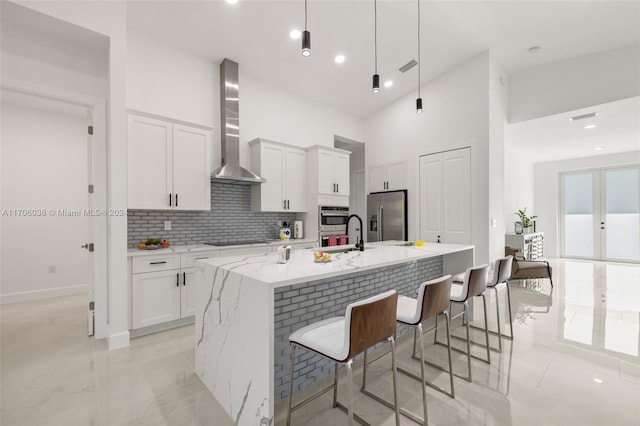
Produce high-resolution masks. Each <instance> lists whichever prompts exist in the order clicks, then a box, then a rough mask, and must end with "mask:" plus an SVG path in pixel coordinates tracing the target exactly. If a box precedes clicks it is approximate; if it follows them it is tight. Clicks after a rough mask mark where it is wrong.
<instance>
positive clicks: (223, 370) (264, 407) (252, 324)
mask: <svg viewBox="0 0 640 426" xmlns="http://www.w3.org/2000/svg"><path fill="white" fill-rule="evenodd" d="M277 259H278V256H277V254H276V253H270V254H263V255H250V256H243V257H237V256H236V257H221V258H213V259H207V260H202V261H198V262H197V264H198V266H199V273H198V275H197V276H198V278H197V290H196V291H197V297H196V300H197V302H196V303H197V305H196V327H195V339H196V348H195V352H196V361H195V369H196V373H197V374H198V376H199V377H200V378H201V379H202V381H203V382H204V384H205V385H206V386H207V388H208V389H209V390H210V391H211V392H212V393H213V395H214V396H215V397H216V399H217V400H218V401H219V402H220V404H221V405H222V406H223V407H224V408H225V409H226V411H227V412H228V413H229V415H230V416H231V417H232V418H233V419H235V420H236V424H241V425H264V424H272V419H273V414H274V404H275V403H276V402H278V401H279V400H281V399H283V398H286V396H287V386H288V371H289V344H288V336H289V334H291V333H292V332H293V331H295V330H296V329H298V328H300V327H303V326H305V325H307V324H310V323H313V322H316V321H320V320H322V319H325V318H329V317H332V316H339V315H344V310H345V308H346V306H347V305H348V304H349V303H351V302H354V301H356V300H360V299H364V298H366V297H368V296H370V295H373V294H378V293H381V292H384V291H386V290H388V289H396V290H398V293H399V294H404V295H414V294H415V290H416V288H417V287H418V285H419V284H420V283H421V282H423V281H425V280H429V279H432V278H436V277H438V276H441V275H443V274H448V273H451V274H453V273H458V272H461V271H464V270H465V269H466V268H468V267H469V266H472V265H473V263H474V248H473V246H470V245H460V244H435V243H425V245H424V246H422V247H414V246H403V245H401V242H393V241H391V242H390V241H385V242H381V243H370V244H367V245H366V250H365V251H364V252H360V251H351V252H347V253H335V254H333V255H332V261H331V262H329V263H314V260H313V253H312V251H309V250H294V251H292V253H291V259H290V261H289V262H288V263H287V264H278V263H277ZM333 368H334V366H333V364H332V363H330V362H328V361H327V360H325V359H323V358H321V357H319V356H317V355H314V354H310V353H306V352H304V351H301V353H300V355H299V356H298V358H297V361H296V370H295V373H294V391H296V390H298V389H301V388H303V387H306V386H308V385H310V384H312V383H314V382H315V381H316V380H319V379H321V378H323V377H325V376H327V375H329V374H332V373H333Z"/></svg>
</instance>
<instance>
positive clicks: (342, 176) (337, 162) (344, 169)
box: [333, 153, 349, 195]
mask: <svg viewBox="0 0 640 426" xmlns="http://www.w3.org/2000/svg"><path fill="white" fill-rule="evenodd" d="M333 180H334V182H335V184H336V193H337V194H338V195H349V156H348V155H344V154H339V153H334V156H333Z"/></svg>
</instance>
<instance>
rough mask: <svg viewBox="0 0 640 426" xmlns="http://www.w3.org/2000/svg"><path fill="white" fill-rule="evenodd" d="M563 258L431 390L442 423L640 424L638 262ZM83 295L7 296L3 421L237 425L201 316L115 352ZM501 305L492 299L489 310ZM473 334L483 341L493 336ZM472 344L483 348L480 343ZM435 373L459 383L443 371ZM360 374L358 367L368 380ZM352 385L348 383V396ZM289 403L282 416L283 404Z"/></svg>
mask: <svg viewBox="0 0 640 426" xmlns="http://www.w3.org/2000/svg"><path fill="white" fill-rule="evenodd" d="M552 263H553V266H554V278H555V281H556V285H555V288H554V289H553V292H552V293H551V295H550V296H549V295H548V294H549V292H550V290H551V287H550V286H549V284H548V281H541V282H539V283H536V282H529V283H527V286H526V287H524V286H523V285H521V283H518V282H513V283H512V285H511V289H512V293H511V294H512V306H513V308H514V310H513V312H514V333H515V338H516V339H515V341H514V342H513V344H512V343H511V342H509V341H504V342H505V345H504V351H503V352H502V353H497V352H492V353H491V356H492V359H491V365H489V364H486V363H483V362H481V361H478V360H475V359H474V360H473V361H472V372H473V383H468V382H465V381H463V380H460V379H458V378H456V380H455V385H456V398H455V399H451V398H449V397H447V396H445V395H443V394H441V393H438V392H436V391H434V390H432V389H428V395H427V398H428V408H429V421H430V423H431V424H433V425H476V424H478V425H480V424H483V425H580V426H583V425H603V426H610V425H611V426H613V425H638V424H640V357H639V349H640V265H628V264H613V263H599V262H585V261H573V260H555V261H553V262H552ZM85 299H86V297H85V296H70V297H61V298H56V299H49V300H43V301H37V302H28V303H19V304H11V305H2V306H1V307H0V309H1V311H2V312H1V318H0V319H1V321H2V324H1V332H2V334H1V336H0V337H1V342H0V343H1V353H0V355H1V371H0V373H1V375H0V392H1V393H0V404H1V408H0V410H1V411H0V415H1V417H0V424H1V425H3V426H13V425H20V426H22V425H37V426H41V425H56V426H58V425H60V426H75V425H83V426H84V425H175V426H183V425H216V426H218V425H221V426H224V425H231V424H233V423H234V422H233V421H232V419H231V418H229V416H228V415H226V413H224V411H223V410H222V408H221V407H220V405H219V404H218V403H217V402H216V401H215V399H214V398H213V397H211V396H210V394H209V392H208V391H207V390H206V388H205V387H204V386H203V385H202V383H201V382H200V381H199V379H198V378H197V377H196V376H195V374H194V371H193V358H194V357H193V343H194V342H193V326H186V327H182V328H179V329H175V330H171V331H166V332H162V333H157V334H154V335H150V336H145V337H141V338H137V339H134V340H132V342H131V346H130V347H129V348H125V349H120V350H116V351H108V350H107V349H106V344H105V342H103V341H95V340H94V339H92V338H88V337H86V336H85V335H84V333H85V322H84V320H85V311H84V306H85ZM494 312H495V305H493V304H490V306H489V315H490V318H492V317H493V316H494V315H495V314H494ZM457 326H459V322H457V323H455V324H454V330H455V331H456V334H461V333H462V329H461V328H459V327H457ZM493 326H494V327H495V320H494V324H493ZM473 335H474V339H475V340H477V341H480V338H481V337H482V335H480V334H478V333H477V332H474V333H473ZM431 337H432V334H430V335H428V338H427V341H431V339H430V338H431ZM496 343H497V341H496V339H495V338H492V344H493V345H495V344H496ZM458 345H460V343H458ZM398 349H399V355H398V362H399V364H400V365H402V366H404V367H405V368H407V369H413V370H414V371H416V372H418V368H419V364H418V363H417V362H414V361H412V360H411V359H410V355H409V354H410V351H411V339H410V338H401V339H399V342H398ZM473 351H474V353H476V354H478V355H481V354H482V350H481V348H479V347H474V348H473ZM427 355H428V356H429V357H430V358H431V359H432V360H435V361H436V362H439V363H444V362H445V360H446V349H445V348H443V347H441V346H433V345H428V348H427ZM389 365H390V361H389V356H388V355H386V356H384V357H383V358H381V359H380V360H378V361H376V362H375V363H374V364H373V365H372V366H371V367H370V368H371V369H370V373H369V377H368V383H369V386H370V388H371V389H372V390H374V391H375V392H377V393H379V394H380V395H382V396H386V397H391V389H390V383H391V380H390V371H389ZM443 365H444V364H443ZM465 366H466V363H465V358H464V357H463V356H462V355H461V354H458V353H455V352H454V369H455V370H456V371H459V372H461V373H464V368H465ZM427 373H428V375H429V377H430V378H431V380H433V381H434V382H436V383H437V384H440V385H442V386H446V385H447V383H448V381H447V380H448V376H447V375H446V374H445V373H442V372H439V371H437V370H434V369H427ZM360 379H361V369H360V367H357V368H356V370H355V381H356V383H359V381H360ZM398 385H399V399H400V401H401V404H402V405H403V406H404V407H405V408H406V409H408V410H410V411H412V412H414V413H415V414H417V415H420V413H421V405H420V404H421V396H420V387H419V383H418V382H416V381H413V380H411V379H409V378H407V377H406V376H404V375H398ZM354 389H355V390H356V394H355V406H356V412H359V413H361V414H363V417H364V418H365V419H366V420H368V421H369V422H371V424H374V425H392V424H394V418H393V414H392V412H391V411H390V410H388V409H386V408H385V407H382V406H379V405H378V404H377V403H375V402H373V401H371V400H370V399H368V398H367V397H366V396H364V395H362V394H360V392H357V390H358V389H359V386H358V385H356V386H354ZM345 391H346V386H344V382H343V381H341V388H340V399H341V400H342V401H343V402H344V401H346V393H345ZM330 399H331V396H330V394H327V395H325V396H323V397H321V398H319V399H317V400H315V401H314V402H312V403H311V404H309V405H307V406H305V407H303V408H302V409H300V410H299V411H297V412H295V413H294V416H293V422H292V423H293V424H298V425H300V424H304V425H305V426H312V425H342V424H347V418H346V416H345V415H344V414H343V413H342V412H341V411H339V410H334V409H331V402H330ZM278 408H280V407H278ZM277 412H278V416H277V419H278V421H277V424H282V414H283V411H282V410H281V409H278V410H277ZM401 421H402V424H403V425H404V424H407V425H409V424H414V423H412V422H410V421H409V420H407V419H406V418H401Z"/></svg>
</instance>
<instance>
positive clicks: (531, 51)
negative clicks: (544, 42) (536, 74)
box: [527, 46, 540, 53]
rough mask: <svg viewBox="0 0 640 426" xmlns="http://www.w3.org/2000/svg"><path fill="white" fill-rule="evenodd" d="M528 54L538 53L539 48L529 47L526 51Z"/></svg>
mask: <svg viewBox="0 0 640 426" xmlns="http://www.w3.org/2000/svg"><path fill="white" fill-rule="evenodd" d="M527 51H528V52H529V53H538V52H539V51H540V46H531V47H530V48H528V49H527Z"/></svg>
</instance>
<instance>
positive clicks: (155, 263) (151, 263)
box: [149, 260, 167, 265]
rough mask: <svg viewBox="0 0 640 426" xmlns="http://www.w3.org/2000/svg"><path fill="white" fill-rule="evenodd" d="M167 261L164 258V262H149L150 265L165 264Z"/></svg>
mask: <svg viewBox="0 0 640 426" xmlns="http://www.w3.org/2000/svg"><path fill="white" fill-rule="evenodd" d="M165 263H167V261H166V260H163V261H162V262H149V265H162V264H165Z"/></svg>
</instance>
